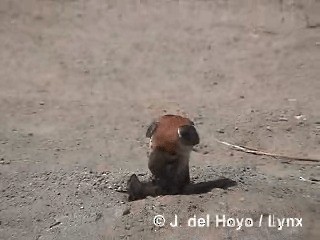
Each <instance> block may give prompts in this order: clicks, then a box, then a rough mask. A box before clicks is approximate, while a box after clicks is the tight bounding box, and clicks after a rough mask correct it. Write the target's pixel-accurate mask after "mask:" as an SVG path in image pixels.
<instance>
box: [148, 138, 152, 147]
mask: <svg viewBox="0 0 320 240" xmlns="http://www.w3.org/2000/svg"><path fill="white" fill-rule="evenodd" d="M149 148H150V149H151V148H152V137H151V138H150V141H149Z"/></svg>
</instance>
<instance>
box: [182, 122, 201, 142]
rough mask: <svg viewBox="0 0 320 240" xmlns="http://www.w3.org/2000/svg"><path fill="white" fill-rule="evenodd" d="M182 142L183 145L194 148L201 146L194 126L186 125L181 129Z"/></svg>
mask: <svg viewBox="0 0 320 240" xmlns="http://www.w3.org/2000/svg"><path fill="white" fill-rule="evenodd" d="M179 132H180V140H181V141H182V143H183V144H185V145H188V146H194V145H197V144H199V142H200V139H199V135H198V132H197V130H196V129H195V127H194V126H192V125H184V126H181V127H179Z"/></svg>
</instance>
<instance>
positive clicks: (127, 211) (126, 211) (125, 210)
mask: <svg viewBox="0 0 320 240" xmlns="http://www.w3.org/2000/svg"><path fill="white" fill-rule="evenodd" d="M130 210H131V208H130V207H126V208H125V209H124V210H123V212H122V216H125V215H128V214H129V213H130Z"/></svg>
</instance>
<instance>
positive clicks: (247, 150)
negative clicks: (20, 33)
mask: <svg viewBox="0 0 320 240" xmlns="http://www.w3.org/2000/svg"><path fill="white" fill-rule="evenodd" d="M215 140H216V141H217V142H218V143H221V144H223V145H226V146H228V147H231V148H232V149H234V150H236V151H240V152H245V153H250V154H254V155H264V156H270V157H275V158H284V159H287V160H290V161H305V162H320V159H316V158H304V157H293V156H287V155H281V154H276V153H268V152H263V151H259V150H256V149H253V148H248V147H244V146H239V145H235V144H231V143H228V142H225V141H220V140H218V139H215ZM195 151H196V152H199V151H198V150H195Z"/></svg>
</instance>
